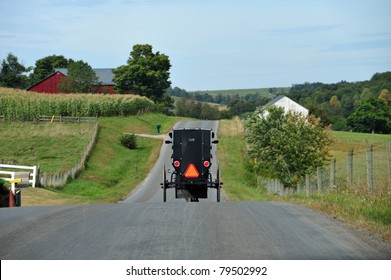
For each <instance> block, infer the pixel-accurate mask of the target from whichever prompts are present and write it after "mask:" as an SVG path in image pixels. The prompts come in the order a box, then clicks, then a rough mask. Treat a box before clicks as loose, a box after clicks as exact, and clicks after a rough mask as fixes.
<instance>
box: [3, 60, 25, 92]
mask: <svg viewBox="0 0 391 280" xmlns="http://www.w3.org/2000/svg"><path fill="white" fill-rule="evenodd" d="M28 71H30V68H26V67H25V66H24V65H23V64H21V63H20V62H19V61H18V58H17V57H16V56H15V55H13V54H12V53H9V54H8V56H7V58H6V59H3V61H2V62H1V67H0V86H2V87H10V88H26V87H27V85H28V78H27V76H26V75H25V74H24V73H26V72H28Z"/></svg>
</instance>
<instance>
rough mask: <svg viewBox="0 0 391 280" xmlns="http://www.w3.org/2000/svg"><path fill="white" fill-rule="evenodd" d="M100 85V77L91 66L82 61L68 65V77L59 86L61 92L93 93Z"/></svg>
mask: <svg viewBox="0 0 391 280" xmlns="http://www.w3.org/2000/svg"><path fill="white" fill-rule="evenodd" d="M98 84H99V80H98V77H97V76H96V73H95V71H94V70H92V68H91V66H90V65H89V64H88V63H86V62H84V61H82V60H79V61H71V62H70V63H69V65H68V76H67V77H65V78H63V79H62V81H61V83H60V84H59V85H58V89H59V90H60V91H61V92H66V93H69V92H78V93H91V92H94V89H95V87H96V86H97V85H98Z"/></svg>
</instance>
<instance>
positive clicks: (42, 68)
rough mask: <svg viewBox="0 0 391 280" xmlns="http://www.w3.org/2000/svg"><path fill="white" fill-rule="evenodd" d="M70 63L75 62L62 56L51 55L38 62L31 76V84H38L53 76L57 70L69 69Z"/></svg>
mask: <svg viewBox="0 0 391 280" xmlns="http://www.w3.org/2000/svg"><path fill="white" fill-rule="evenodd" d="M70 62H73V60H71V59H70V60H68V59H66V58H65V57H64V56H62V55H51V56H47V57H44V58H41V59H39V60H37V61H36V62H35V67H34V68H33V73H32V74H31V75H30V81H31V84H36V83H38V82H39V81H41V80H42V79H44V78H46V77H47V76H49V75H51V74H53V73H54V71H55V69H57V68H68V64H69V63H70Z"/></svg>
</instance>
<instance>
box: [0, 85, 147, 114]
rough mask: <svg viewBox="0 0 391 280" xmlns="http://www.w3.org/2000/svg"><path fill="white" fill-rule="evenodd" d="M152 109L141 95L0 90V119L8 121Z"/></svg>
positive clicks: (124, 112)
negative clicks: (47, 116) (48, 116)
mask: <svg viewBox="0 0 391 280" xmlns="http://www.w3.org/2000/svg"><path fill="white" fill-rule="evenodd" d="M151 108H153V103H152V102H151V101H150V100H149V99H147V98H145V97H141V96H138V95H119V94H113V95H103V94H43V93H34V92H27V91H23V90H16V89H9V88H0V116H3V118H4V119H5V120H9V121H15V120H18V121H32V120H35V119H36V118H37V117H38V116H40V115H59V116H85V117H86V116H98V117H99V116H100V117H111V116H128V115H136V114H137V113H138V112H139V111H140V110H145V109H147V110H148V109H151Z"/></svg>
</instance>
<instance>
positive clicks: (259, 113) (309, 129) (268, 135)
mask: <svg viewBox="0 0 391 280" xmlns="http://www.w3.org/2000/svg"><path fill="white" fill-rule="evenodd" d="M245 128H246V134H245V140H246V143H247V144H248V156H249V159H250V161H251V162H252V163H253V165H254V169H255V170H256V171H257V172H258V174H260V175H261V176H264V177H268V178H275V179H279V180H280V181H281V182H282V183H283V184H284V186H285V187H295V186H296V185H297V183H298V182H301V181H303V179H304V177H305V174H309V173H312V172H314V171H315V170H316V168H317V167H319V166H322V165H324V164H325V162H326V161H327V160H328V158H329V156H330V155H329V145H330V144H331V143H332V142H333V138H332V136H331V131H330V128H329V127H328V128H323V127H322V125H321V121H320V119H319V118H316V117H315V116H313V115H309V116H308V117H303V116H302V115H301V114H297V113H288V114H285V113H284V110H283V109H282V108H277V107H275V106H270V107H268V108H267V111H266V110H265V109H261V108H260V109H257V110H256V111H255V112H254V113H253V114H252V115H251V116H250V117H249V118H248V119H247V120H246V121H245Z"/></svg>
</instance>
